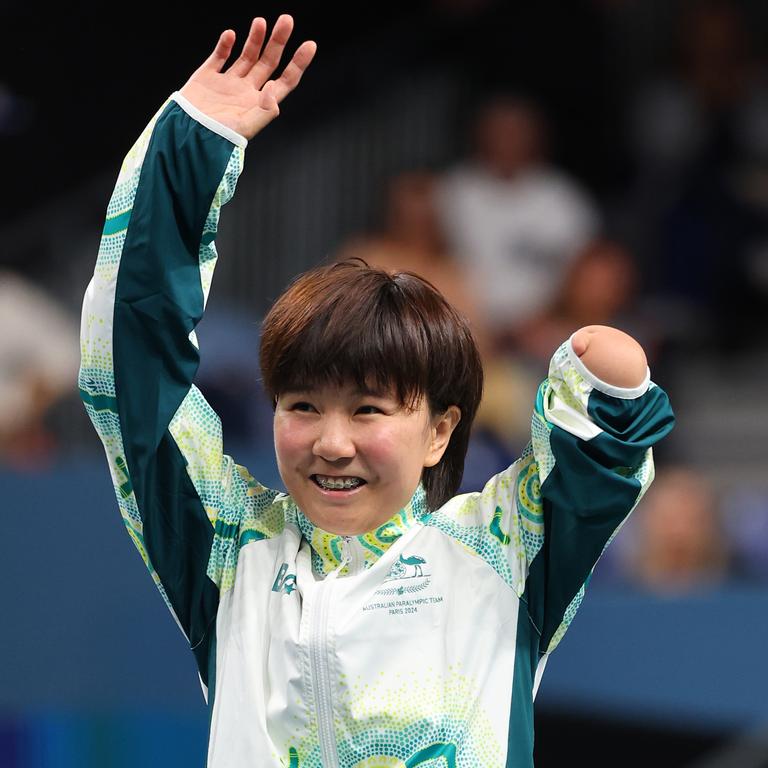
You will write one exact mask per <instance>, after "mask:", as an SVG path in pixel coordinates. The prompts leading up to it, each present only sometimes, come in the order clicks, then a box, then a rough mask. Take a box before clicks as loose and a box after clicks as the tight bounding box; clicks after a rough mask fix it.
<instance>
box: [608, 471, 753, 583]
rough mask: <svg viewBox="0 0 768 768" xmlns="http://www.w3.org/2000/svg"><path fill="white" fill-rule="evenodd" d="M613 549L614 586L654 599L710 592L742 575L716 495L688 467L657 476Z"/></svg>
mask: <svg viewBox="0 0 768 768" xmlns="http://www.w3.org/2000/svg"><path fill="white" fill-rule="evenodd" d="M616 545H617V546H616V547H615V548H614V552H613V556H614V557H613V569H611V568H610V567H609V568H607V569H606V571H610V570H613V571H614V578H616V579H618V581H619V582H622V583H624V584H626V585H628V586H632V587H634V588H637V589H641V590H648V591H650V592H654V593H657V594H660V595H668V596H679V595H682V594H685V593H688V592H691V591H694V590H699V589H706V588H714V587H717V586H719V585H721V584H723V583H725V582H726V581H728V580H731V579H734V578H740V577H742V576H743V575H744V573H743V569H742V567H741V565H740V563H739V561H738V559H737V557H736V556H735V553H734V550H733V547H732V545H731V543H730V540H729V537H728V533H727V530H726V528H725V525H724V520H723V518H722V512H721V510H720V500H719V498H718V496H717V494H716V493H715V491H714V490H713V488H712V487H711V485H710V484H709V482H708V481H707V479H706V477H705V476H704V475H703V474H702V473H700V472H697V471H695V470H694V469H692V468H689V467H684V466H675V467H668V468H666V469H663V470H659V471H658V474H657V477H656V479H655V481H654V483H653V485H651V487H650V489H649V490H648V492H647V494H646V496H645V497H644V498H643V499H642V500H641V501H640V503H639V504H638V507H637V509H636V511H635V512H633V514H632V516H631V518H630V520H629V521H628V524H627V525H626V530H625V531H622V532H621V533H620V535H619V537H618V539H617V542H616ZM617 557H618V558H619V559H618V560H617V559H616V558H617ZM596 573H597V571H596ZM601 580H602V581H606V580H607V576H606V574H602V575H601Z"/></svg>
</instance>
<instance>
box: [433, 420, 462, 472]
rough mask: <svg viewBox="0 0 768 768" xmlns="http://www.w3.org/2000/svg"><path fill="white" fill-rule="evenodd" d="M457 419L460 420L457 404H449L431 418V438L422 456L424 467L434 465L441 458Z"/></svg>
mask: <svg viewBox="0 0 768 768" xmlns="http://www.w3.org/2000/svg"><path fill="white" fill-rule="evenodd" d="M459 421H461V410H459V407H458V406H457V405H449V406H448V408H446V410H445V412H444V413H441V414H438V415H437V416H434V417H433V418H432V425H431V440H430V444H429V448H428V450H427V455H426V456H425V457H424V466H425V467H434V466H435V464H437V463H438V462H439V461H440V459H442V458H443V454H444V453H445V449H446V448H447V447H448V443H449V441H450V439H451V435H452V434H453V430H454V429H456V425H457V424H458V423H459Z"/></svg>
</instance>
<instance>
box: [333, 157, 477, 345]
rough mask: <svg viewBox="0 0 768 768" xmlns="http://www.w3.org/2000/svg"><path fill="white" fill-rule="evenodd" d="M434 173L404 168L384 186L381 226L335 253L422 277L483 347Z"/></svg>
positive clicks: (469, 288) (347, 243) (469, 292)
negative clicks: (463, 319)
mask: <svg viewBox="0 0 768 768" xmlns="http://www.w3.org/2000/svg"><path fill="white" fill-rule="evenodd" d="M435 184H436V179H435V177H434V175H433V174H432V173H430V172H429V171H408V172H404V173H401V174H398V175H397V176H395V177H394V178H392V179H391V180H390V182H389V185H388V187H387V194H386V203H385V211H384V226H383V228H382V231H381V232H379V233H377V234H373V235H359V236H357V237H354V238H351V239H350V240H348V241H347V242H346V243H345V244H344V245H342V247H341V248H340V249H339V251H338V252H337V254H336V258H337V259H344V258H350V257H353V256H357V257H359V258H361V259H363V260H364V261H366V262H367V263H368V264H370V265H371V266H378V267H382V268H383V269H387V270H406V271H410V272H415V273H416V274H417V275H420V276H421V277H423V278H425V279H426V280H428V281H429V282H430V283H432V285H434V286H435V287H436V288H437V289H438V290H439V291H440V293H442V294H443V296H445V298H446V299H447V300H448V301H449V303H450V304H452V305H453V306H454V307H456V308H457V309H458V310H459V311H460V312H461V313H462V314H463V315H464V316H465V317H466V318H467V319H468V320H469V322H470V325H471V326H472V332H473V333H474V335H475V339H476V340H477V342H478V345H479V346H480V348H481V350H482V351H483V353H487V351H488V349H487V347H488V342H487V333H486V330H485V328H484V326H483V325H482V322H481V315H480V312H479V310H478V306H477V301H476V298H475V296H474V295H473V293H472V291H471V287H470V286H469V285H468V284H467V280H466V275H465V274H464V270H463V268H462V267H461V265H460V264H458V263H457V261H456V259H455V258H454V257H453V255H452V254H451V253H450V252H449V249H448V246H447V243H446V239H445V234H444V232H443V229H442V227H441V224H440V221H439V219H438V215H437V210H436V207H435Z"/></svg>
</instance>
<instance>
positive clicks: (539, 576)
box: [79, 93, 674, 768]
mask: <svg viewBox="0 0 768 768" xmlns="http://www.w3.org/2000/svg"><path fill="white" fill-rule="evenodd" d="M246 143H247V142H246V140H245V139H244V137H242V136H240V135H238V134H236V133H234V132H233V131H231V130H230V129H228V128H226V127H225V126H223V125H221V124H220V123H218V122H216V121H215V120H213V119H211V118H210V117H208V116H206V115H203V114H202V113H200V112H199V111H198V110H197V109H195V108H194V107H193V106H192V105H191V104H189V103H188V102H187V101H186V100H185V99H184V98H183V97H182V96H180V95H179V94H178V93H174V94H173V95H172V96H171V97H169V99H168V100H166V102H165V103H164V104H163V105H162V106H161V107H160V109H159V110H158V111H157V113H156V114H155V115H154V117H153V118H152V120H151V121H150V123H149V124H148V125H147V127H146V128H145V130H144V131H143V133H142V134H141V136H140V137H139V139H138V141H137V142H136V143H135V144H134V146H133V147H132V148H131V150H130V152H129V153H128V155H127V156H126V158H125V160H124V162H123V165H122V168H121V171H120V176H119V178H118V181H117V185H116V187H115V190H114V192H113V195H112V197H111V199H110V202H109V208H108V211H107V217H106V223H105V227H104V232H103V235H102V239H101V246H100V249H99V255H98V259H97V262H96V268H95V272H94V276H93V279H92V280H91V282H90V284H89V286H88V288H87V291H86V294H85V299H84V302H83V313H82V326H81V342H82V343H81V347H82V360H81V367H80V375H79V386H80V393H81V397H82V399H83V401H84V403H85V407H86V410H87V412H88V414H89V416H90V418H91V419H92V421H93V424H94V426H95V427H96V430H97V432H98V434H99V436H100V438H101V440H102V442H103V444H104V448H105V451H106V455H107V460H108V464H109V469H110V472H111V475H112V478H113V482H114V487H115V493H116V497H117V501H118V505H119V508H120V511H121V514H122V516H123V520H124V522H125V525H126V528H127V530H128V533H129V535H130V536H131V538H132V540H133V542H134V544H135V545H136V547H137V548H138V549H139V552H140V553H141V555H142V557H143V559H144V562H145V563H146V565H147V568H148V569H149V571H150V573H151V575H152V578H153V579H154V581H155V583H156V585H157V587H158V589H159V590H160V592H161V594H162V596H163V598H164V599H165V601H166V603H167V605H168V607H169V609H170V611H171V612H172V614H173V616H174V618H175V619H176V621H177V622H178V624H179V627H180V628H181V630H182V632H184V634H185V636H186V637H187V639H188V640H189V643H190V647H191V649H192V651H193V653H194V654H195V658H196V661H197V665H198V669H199V674H200V680H201V683H202V686H203V692H204V694H205V696H206V700H207V703H208V706H209V711H210V738H209V749H208V763H207V764H208V766H209V768H246V766H248V767H251V766H265V767H267V766H286V767H288V766H290V768H315V767H316V766H323V767H324V768H336V766H339V767H343V768H353V767H354V768H364V767H365V768H373V767H374V766H376V767H377V768H384V766H391V767H394V766H407V767H408V768H414V767H415V766H424V767H425V768H427V767H429V768H432V767H436V766H441V768H442V767H443V766H450V767H452V768H453V767H459V766H461V767H466V768H469V767H470V766H471V767H472V768H480V767H481V766H482V768H496V767H498V768H501V767H502V766H531V765H532V764H533V762H532V761H533V757H532V754H533V699H534V696H535V693H536V688H537V686H538V682H539V679H540V676H541V673H542V671H543V669H544V665H545V663H546V660H547V657H548V654H549V653H550V652H551V651H552V650H553V649H554V647H555V646H556V645H557V643H558V642H559V640H560V638H561V637H562V635H563V633H564V632H565V631H566V629H567V627H568V625H569V623H570V621H571V619H572V618H573V615H574V613H575V611H576V609H577V608H578V606H579V603H580V601H581V599H582V596H583V594H584V588H585V586H586V583H587V581H588V579H589V576H590V574H591V572H592V569H593V567H594V565H595V563H596V561H597V560H598V558H599V557H600V555H601V553H602V551H603V549H604V547H605V546H606V545H607V543H608V542H609V541H610V539H611V538H612V536H613V535H614V533H615V532H616V530H617V529H618V528H619V526H620V525H621V524H622V522H623V521H624V519H625V518H626V516H627V515H628V514H629V512H630V511H631V510H632V508H633V507H634V506H635V504H636V503H637V501H638V500H639V499H640V497H641V496H642V494H643V493H644V492H645V490H646V488H647V487H648V485H649V483H650V482H651V479H652V477H653V461H652V452H651V445H652V444H653V443H654V442H655V441H657V440H658V439H660V438H661V437H662V436H663V435H665V434H666V433H667V432H668V431H669V430H670V429H671V428H672V424H673V421H674V418H673V416H672V412H671V410H670V407H669V403H668V400H667V397H666V395H665V394H664V392H663V391H662V390H661V389H660V388H659V387H657V386H655V385H654V384H653V383H652V382H650V379H649V378H647V379H646V382H645V383H644V384H643V385H642V386H640V387H638V388H636V389H633V390H623V389H617V388H615V387H611V386H609V385H607V384H605V383H604V382H601V381H599V380H598V379H596V378H595V377H594V376H593V375H592V374H591V373H590V372H589V371H588V370H587V369H586V368H585V367H584V365H583V364H582V363H581V361H580V360H579V358H578V357H577V356H576V355H575V354H574V352H573V349H572V347H571V344H570V341H566V342H564V344H563V345H562V346H561V347H560V348H559V349H558V350H557V351H556V353H555V355H554V357H553V358H552V363H551V366H550V370H549V376H548V378H547V379H546V380H545V381H544V382H543V383H542V385H541V387H540V388H539V392H538V397H537V402H536V406H535V409H534V415H533V420H532V440H531V443H530V445H529V446H528V448H527V449H526V450H525V451H524V453H523V455H522V456H521V458H520V459H519V460H518V461H516V462H515V463H514V464H512V465H511V466H510V467H509V468H508V469H506V470H505V471H504V472H502V473H500V474H499V475H497V476H495V477H493V478H491V479H490V480H489V481H488V484H487V485H486V487H485V489H484V490H483V491H482V492H481V493H473V494H466V495H462V496H457V497H455V498H453V499H451V500H450V501H448V502H447V503H446V504H445V505H444V506H442V507H441V508H440V509H437V510H428V509H427V507H426V503H425V493H424V490H423V488H422V486H421V485H420V486H419V487H418V488H417V489H416V491H415V493H414V496H413V498H412V499H411V501H410V503H409V504H408V505H407V506H406V507H405V508H404V509H403V510H401V511H400V512H399V513H398V514H397V515H395V516H393V517H392V518H391V519H390V520H389V521H387V522H386V523H385V524H384V525H382V526H380V527H379V528H378V529H377V530H375V531H370V532H368V533H366V534H363V535H359V536H339V535H335V534H332V533H328V532H325V531H322V530H319V529H317V528H315V527H314V526H313V525H312V523H311V522H310V521H309V520H308V519H307V518H306V517H305V516H304V515H303V514H302V512H301V510H299V509H298V508H297V507H296V505H295V504H293V502H292V500H291V498H290V497H289V496H286V495H285V494H281V493H279V492H277V491H274V490H269V489H267V488H265V487H264V486H262V485H260V484H259V483H258V482H256V481H255V480H254V479H253V477H251V475H250V473H249V472H248V470H247V469H245V468H244V467H242V466H239V465H237V464H236V463H235V462H234V461H233V460H232V458H230V457H229V456H227V455H226V454H224V453H223V449H222V435H221V423H220V420H219V419H218V417H217V416H216V414H215V413H214V412H213V411H212V409H211V408H210V406H209V405H208V403H207V402H206V401H205V399H204V397H203V395H202V394H201V393H200V391H199V390H198V389H197V387H196V386H194V385H193V384H192V380H193V378H194V375H195V372H196V370H197V366H198V362H199V355H198V349H197V341H196V338H195V334H194V327H195V326H196V325H197V323H198V322H199V320H200V319H201V317H202V314H203V310H204V307H205V302H206V299H207V296H208V289H209V287H210V284H211V277H212V274H213V269H214V266H215V263H216V258H217V254H216V250H215V246H214V242H213V241H214V237H215V234H216V230H217V224H218V218H219V211H220V208H221V206H222V205H224V204H225V203H226V202H227V201H228V200H229V199H230V198H231V197H232V195H233V193H234V189H235V184H236V182H237V178H238V176H239V174H240V172H241V170H242V168H243V159H244V150H245V146H246Z"/></svg>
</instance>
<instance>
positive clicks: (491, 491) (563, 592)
mask: <svg viewBox="0 0 768 768" xmlns="http://www.w3.org/2000/svg"><path fill="white" fill-rule="evenodd" d="M673 425H674V416H673V414H672V410H671V407H670V404H669V400H668V398H667V395H666V393H665V392H664V391H663V390H662V389H661V388H660V387H658V386H657V385H656V384H654V383H653V382H652V381H651V380H650V371H648V372H647V374H646V380H645V381H644V382H643V383H642V385H640V386H638V387H636V388H633V389H623V388H619V387H614V386H611V385H610V384H607V383H605V382H603V381H601V380H600V379H598V378H597V377H596V376H594V375H593V374H592V373H591V372H590V371H589V370H588V369H587V368H586V367H585V365H584V363H583V362H582V361H581V360H580V358H579V357H578V356H577V355H576V353H575V352H574V350H573V347H572V344H571V340H570V339H568V340H567V341H566V342H564V343H563V344H562V345H561V346H560V347H559V348H558V349H557V350H556V352H555V354H554V355H553V357H552V359H551V362H550V366H549V374H548V376H547V378H546V379H545V380H544V381H543V382H542V383H541V385H540V386H539V388H538V392H537V397H536V404H535V408H534V412H533V417H532V422H531V441H530V443H529V444H528V446H527V447H526V449H525V450H524V451H523V454H522V456H521V458H520V459H518V460H517V461H516V462H515V463H514V464H512V465H511V466H510V467H508V468H507V469H506V470H504V471H503V472H500V473H499V474H497V475H495V476H494V477H492V478H491V479H490V480H489V481H488V483H487V484H486V485H485V487H484V489H483V491H482V492H481V493H480V494H479V497H478V500H477V501H474V502H473V504H475V505H477V506H478V507H479V513H478V514H477V519H478V520H481V521H483V525H485V530H486V534H485V535H484V536H483V539H482V540H483V546H484V547H485V549H486V550H487V555H485V556H486V559H487V560H488V561H489V562H490V563H492V564H493V565H494V567H495V569H496V570H497V571H498V572H499V574H500V575H501V576H502V577H503V578H504V579H505V580H506V581H507V583H509V584H510V586H511V587H512V588H513V589H515V591H516V592H517V594H518V596H519V597H520V599H521V601H522V602H523V603H524V604H525V606H526V609H527V612H528V616H529V619H530V621H531V623H532V624H533V627H534V628H535V631H536V634H537V636H538V640H537V642H538V651H539V653H540V654H546V653H549V652H551V651H552V650H554V648H555V647H556V646H557V644H558V643H559V642H560V640H561V638H562V637H563V635H564V634H565V632H566V630H567V629H568V626H569V624H570V622H571V620H572V619H573V617H574V615H575V613H576V611H577V609H578V607H579V605H580V603H581V600H582V598H583V596H584V591H585V588H586V586H587V584H588V582H589V579H590V576H591V574H592V571H593V569H594V567H595V564H596V563H597V561H598V559H599V558H600V556H601V555H602V553H603V551H604V549H605V548H606V546H607V545H608V544H609V543H610V541H611V539H612V538H613V537H614V536H615V535H616V533H617V531H618V530H619V528H620V527H621V525H622V524H623V523H624V521H625V520H626V519H627V516H628V515H629V514H630V512H631V511H632V510H633V509H634V507H635V505H636V504H637V503H638V501H640V499H641V498H642V496H643V494H644V493H645V492H646V490H647V489H648V486H649V485H650V484H651V482H652V480H653V476H654V466H653V451H652V446H653V445H654V444H655V443H656V442H658V441H659V440H660V439H661V438H663V437H664V436H665V435H667V434H668V433H669V432H670V431H671V429H672V427H673ZM542 668H543V667H542Z"/></svg>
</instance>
